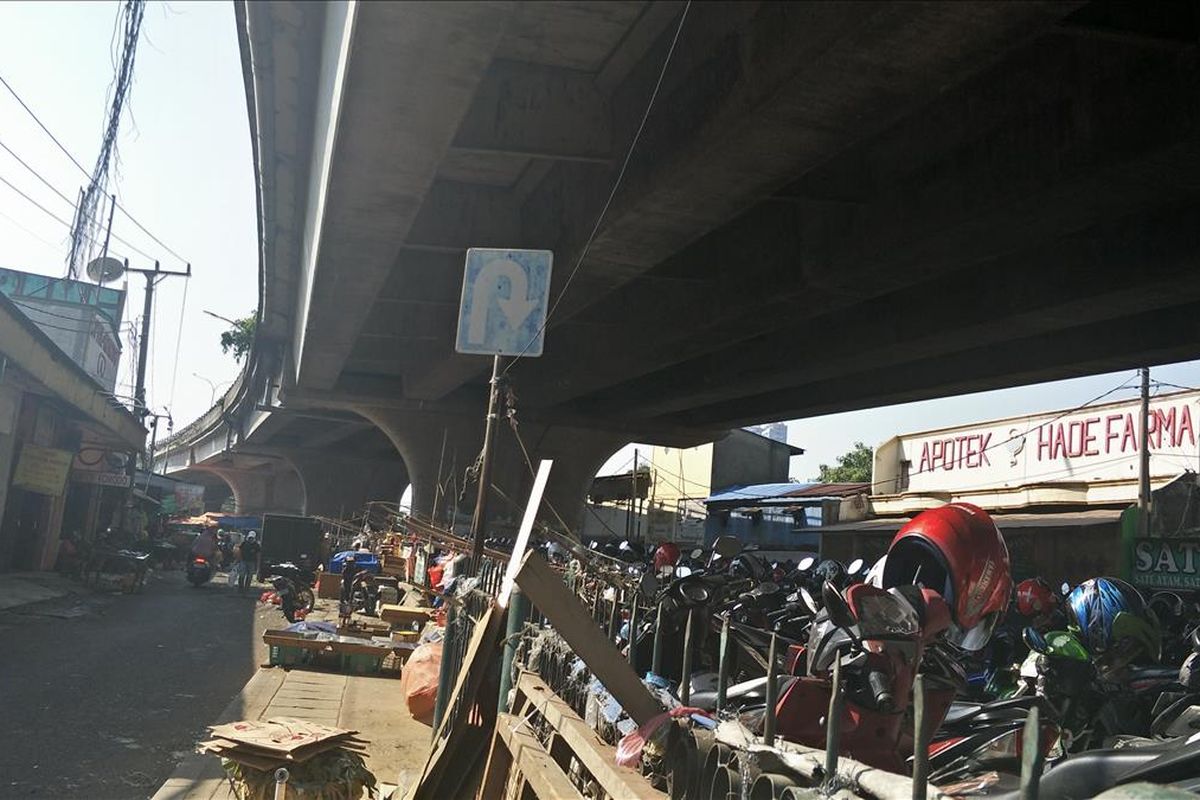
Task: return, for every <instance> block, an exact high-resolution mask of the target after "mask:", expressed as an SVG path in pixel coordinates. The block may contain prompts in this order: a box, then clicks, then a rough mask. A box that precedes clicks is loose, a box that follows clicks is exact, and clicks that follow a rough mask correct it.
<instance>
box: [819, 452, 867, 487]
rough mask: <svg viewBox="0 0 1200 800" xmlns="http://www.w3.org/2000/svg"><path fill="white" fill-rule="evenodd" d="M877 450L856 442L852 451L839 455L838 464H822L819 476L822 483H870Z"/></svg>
mask: <svg viewBox="0 0 1200 800" xmlns="http://www.w3.org/2000/svg"><path fill="white" fill-rule="evenodd" d="M874 456H875V452H874V451H873V450H872V449H871V448H869V447H867V446H866V445H865V444H863V443H862V442H855V443H854V447H853V448H851V449H850V452H848V453H845V454H843V455H840V456H838V457H837V466H836V467H831V466H829V465H828V464H822V465H821V474H820V475H819V476H818V477H817V480H819V481H820V482H821V483H869V482H870V480H871V465H872V462H873V461H874Z"/></svg>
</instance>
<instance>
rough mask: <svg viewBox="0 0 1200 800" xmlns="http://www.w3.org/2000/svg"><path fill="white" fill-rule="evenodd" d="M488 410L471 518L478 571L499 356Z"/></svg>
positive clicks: (473, 556)
mask: <svg viewBox="0 0 1200 800" xmlns="http://www.w3.org/2000/svg"><path fill="white" fill-rule="evenodd" d="M489 385H490V386H491V391H490V392H489V393H488V410H487V418H486V420H485V427H484V429H483V456H482V458H481V459H480V462H479V490H478V491H477V492H476V493H475V515H474V516H473V517H471V540H472V544H471V565H472V568H473V569H474V570H476V571H477V572H478V570H479V560H480V558H481V557H482V556H483V538H484V532H485V530H486V528H487V524H486V520H487V502H488V494H489V493H490V491H491V488H492V451H493V450H495V449H496V441H495V439H496V437H495V430H496V417H497V416H498V414H497V411H496V406H497V405H498V404H499V401H500V356H499V355H498V354H497V355H495V356H492V380H491V382H490V384H489Z"/></svg>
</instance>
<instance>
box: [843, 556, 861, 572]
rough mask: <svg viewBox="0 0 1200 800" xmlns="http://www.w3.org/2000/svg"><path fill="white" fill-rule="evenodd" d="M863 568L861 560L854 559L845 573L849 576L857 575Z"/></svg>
mask: <svg viewBox="0 0 1200 800" xmlns="http://www.w3.org/2000/svg"><path fill="white" fill-rule="evenodd" d="M862 568H863V560H862V559H861V558H856V559H854V560H853V561H851V562H850V566H848V567H846V572H847V573H849V574H850V575H857V574H858V573H859V572H860V571H861V570H862Z"/></svg>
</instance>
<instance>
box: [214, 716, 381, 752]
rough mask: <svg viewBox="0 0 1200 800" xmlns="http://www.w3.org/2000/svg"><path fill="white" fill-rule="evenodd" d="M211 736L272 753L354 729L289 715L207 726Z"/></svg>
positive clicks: (342, 736)
mask: <svg viewBox="0 0 1200 800" xmlns="http://www.w3.org/2000/svg"><path fill="white" fill-rule="evenodd" d="M209 730H210V731H211V732H212V735H213V736H214V737H216V738H220V739H228V740H229V741H231V742H236V743H238V744H244V745H247V746H248V747H253V748H257V749H260V750H267V751H269V752H273V753H282V754H287V753H292V752H295V751H296V750H299V749H300V748H302V747H306V746H308V745H312V744H316V743H318V742H323V741H326V740H329V739H339V738H344V737H348V736H351V735H353V734H355V733H358V731H350V730H345V729H342V728H331V727H329V726H328V725H320V724H318V723H316V722H308V721H306V720H302V719H295V718H293V717H272V718H271V719H269V720H267V721H266V722H262V721H261V720H248V719H244V720H241V721H240V722H233V723H230V724H228V725H215V726H213V727H212V728H209Z"/></svg>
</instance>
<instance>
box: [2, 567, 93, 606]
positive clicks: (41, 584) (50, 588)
mask: <svg viewBox="0 0 1200 800" xmlns="http://www.w3.org/2000/svg"><path fill="white" fill-rule="evenodd" d="M89 591H90V590H89V589H87V588H86V587H85V586H84V585H83V584H81V583H77V582H76V581H73V580H71V579H70V578H64V577H63V576H62V575H59V574H58V573H57V572H7V573H3V574H0V611H3V610H5V609H10V608H17V607H19V606H26V605H29V604H31V603H41V602H43V601H45V600H55V599H57V598H59V597H65V596H67V595H69V594H85V593H87V592H89Z"/></svg>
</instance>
